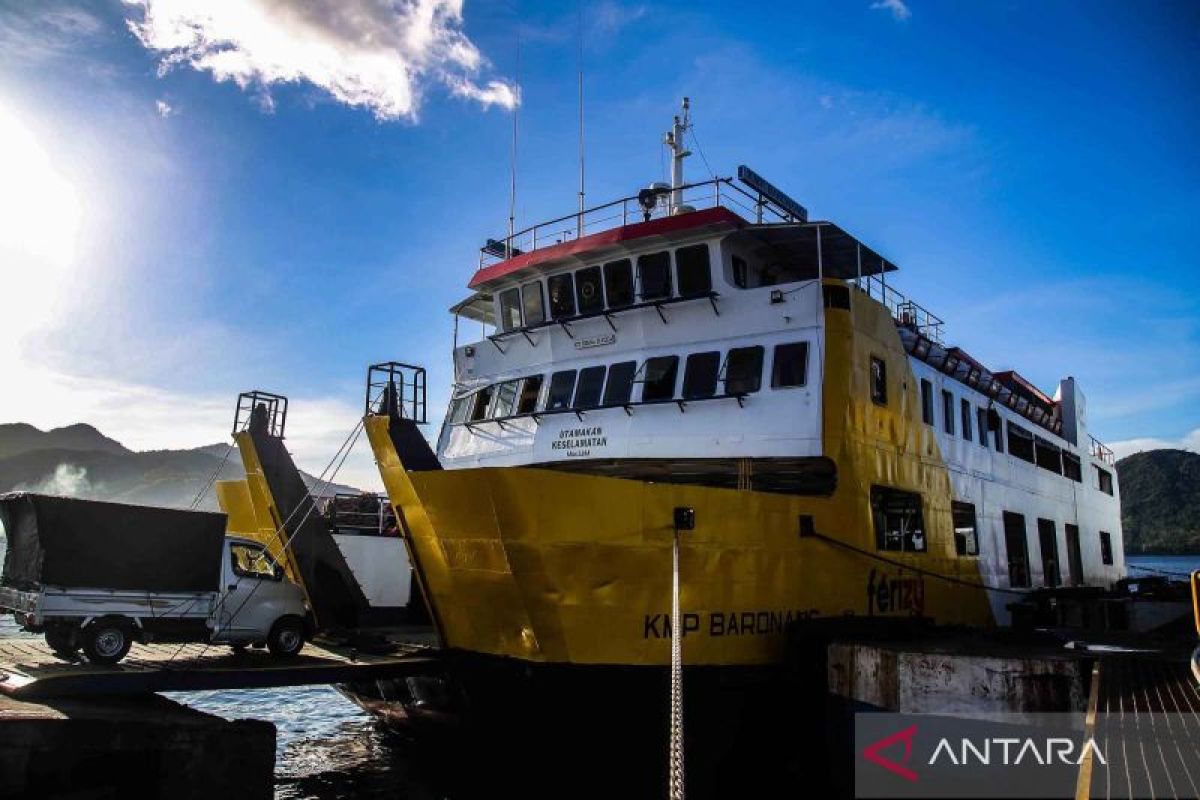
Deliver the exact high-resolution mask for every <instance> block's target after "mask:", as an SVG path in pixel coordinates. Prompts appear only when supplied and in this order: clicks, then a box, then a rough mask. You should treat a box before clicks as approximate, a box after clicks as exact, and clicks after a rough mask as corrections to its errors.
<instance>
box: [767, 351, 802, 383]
mask: <svg viewBox="0 0 1200 800" xmlns="http://www.w3.org/2000/svg"><path fill="white" fill-rule="evenodd" d="M807 382H808V342H791V343H789V344H777V345H775V360H774V363H773V364H772V365H771V388H772V389H782V388H785V387H788V386H803V385H804V384H805V383H807Z"/></svg>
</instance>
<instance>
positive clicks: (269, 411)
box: [233, 389, 288, 439]
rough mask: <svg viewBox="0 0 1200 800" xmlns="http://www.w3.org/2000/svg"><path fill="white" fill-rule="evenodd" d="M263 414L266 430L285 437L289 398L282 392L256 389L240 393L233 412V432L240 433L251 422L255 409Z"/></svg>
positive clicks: (270, 433)
mask: <svg viewBox="0 0 1200 800" xmlns="http://www.w3.org/2000/svg"><path fill="white" fill-rule="evenodd" d="M257 408H261V409H262V411H259V412H258V413H259V414H261V415H263V422H264V423H265V425H264V427H265V430H266V432H267V433H268V434H269V435H271V436H274V437H277V438H279V439H282V438H283V430H284V428H285V427H286V426H287V409H288V399H287V398H286V397H284V396H283V395H281V394H275V393H273V392H264V391H263V390H261V389H255V390H253V391H249V392H242V393H241V394H239V395H238V399H237V408H236V409H235V410H234V412H233V433H234V435H236V434H238V433H239V432H241V431H242V430H244V429H245V428H246V427H247V426H248V425H249V424H250V419H251V417H252V416H253V415H254V413H255V409H257Z"/></svg>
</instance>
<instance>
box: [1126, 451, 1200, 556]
mask: <svg viewBox="0 0 1200 800" xmlns="http://www.w3.org/2000/svg"><path fill="white" fill-rule="evenodd" d="M1117 478H1118V480H1119V481H1120V488H1121V524H1122V526H1123V528H1124V530H1125V550H1126V551H1127V552H1130V553H1200V453H1192V452H1189V451H1187V450H1146V451H1143V452H1141V453H1134V454H1133V455H1131V456H1126V457H1125V458H1122V459H1121V460H1120V461H1118V462H1117Z"/></svg>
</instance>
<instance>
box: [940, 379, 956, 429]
mask: <svg viewBox="0 0 1200 800" xmlns="http://www.w3.org/2000/svg"><path fill="white" fill-rule="evenodd" d="M942 427H943V428H945V430H946V433H948V434H950V435H951V436H953V435H954V395H952V394H950V392H947V391H946V390H945V389H943V390H942Z"/></svg>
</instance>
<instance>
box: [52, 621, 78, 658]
mask: <svg viewBox="0 0 1200 800" xmlns="http://www.w3.org/2000/svg"><path fill="white" fill-rule="evenodd" d="M46 644H48V645H50V649H51V650H53V651H54V652H56V653H59V654H60V655H64V656H70V655H74V654H75V651H76V650H78V649H79V637H78V636H76V629H75V628H67V627H59V626H56V627H53V628H47V629H46Z"/></svg>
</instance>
